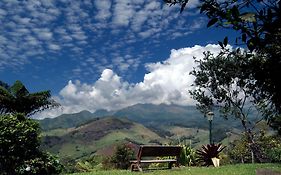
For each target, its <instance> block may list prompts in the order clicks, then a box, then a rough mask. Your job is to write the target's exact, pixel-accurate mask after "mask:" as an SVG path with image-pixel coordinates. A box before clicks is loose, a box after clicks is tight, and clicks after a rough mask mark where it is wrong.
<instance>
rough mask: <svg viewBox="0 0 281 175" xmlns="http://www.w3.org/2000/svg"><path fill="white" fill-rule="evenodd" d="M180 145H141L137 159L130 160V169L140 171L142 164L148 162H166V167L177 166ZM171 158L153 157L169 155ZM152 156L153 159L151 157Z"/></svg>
mask: <svg viewBox="0 0 281 175" xmlns="http://www.w3.org/2000/svg"><path fill="white" fill-rule="evenodd" d="M181 149H182V147H180V146H162V145H141V146H140V148H139V151H138V154H137V160H133V161H130V162H131V171H142V167H141V165H142V164H149V163H168V168H169V169H171V168H172V165H173V164H175V165H176V166H179V156H180V153H181ZM169 156H172V157H173V158H172V159H163V160H160V159H155V157H169ZM152 158H154V159H152Z"/></svg>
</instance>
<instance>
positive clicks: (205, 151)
mask: <svg viewBox="0 0 281 175" xmlns="http://www.w3.org/2000/svg"><path fill="white" fill-rule="evenodd" d="M224 148H225V146H222V145H221V144H207V145H203V146H202V148H201V149H198V150H197V151H196V154H197V156H198V158H197V161H198V162H200V163H203V166H209V165H213V162H212V158H218V159H219V158H220V157H219V154H220V152H222V151H223V150H224Z"/></svg>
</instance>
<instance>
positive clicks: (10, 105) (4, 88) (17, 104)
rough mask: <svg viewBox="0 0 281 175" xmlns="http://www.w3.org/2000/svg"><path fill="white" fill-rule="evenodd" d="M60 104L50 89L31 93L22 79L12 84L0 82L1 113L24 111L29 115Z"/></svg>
mask: <svg viewBox="0 0 281 175" xmlns="http://www.w3.org/2000/svg"><path fill="white" fill-rule="evenodd" d="M58 106H59V104H58V103H57V102H55V101H54V100H53V99H52V98H51V93H50V91H41V92H36V93H30V92H29V91H28V90H27V89H26V87H25V86H24V85H23V84H22V83H21V82H20V81H16V82H15V83H14V84H13V85H12V86H8V85H7V84H6V83H3V82H2V83H0V114H9V113H23V114H24V115H25V116H27V117H29V116H31V115H33V114H35V113H36V112H39V111H42V110H45V109H49V108H54V107H58Z"/></svg>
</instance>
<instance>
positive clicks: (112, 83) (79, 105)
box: [42, 44, 220, 117]
mask: <svg viewBox="0 0 281 175" xmlns="http://www.w3.org/2000/svg"><path fill="white" fill-rule="evenodd" d="M204 51H211V52H212V53H214V54H218V52H219V51H220V46H218V45H210V44H209V45H207V46H205V47H204V46H198V45H195V46H194V47H188V48H182V49H178V50H172V51H171V54H170V57H169V58H168V59H167V60H166V61H164V62H157V63H149V64H147V65H146V67H147V70H148V71H149V73H147V74H145V75H144V80H143V81H142V82H139V83H135V84H130V83H129V82H126V81H123V80H122V78H121V77H120V76H118V75H117V74H116V73H114V72H113V71H112V70H111V69H105V70H103V72H102V74H101V76H100V78H99V79H98V80H97V81H96V82H94V83H93V84H85V83H81V82H80V81H75V82H73V81H71V80H70V81H69V82H68V84H67V85H66V86H65V87H64V88H63V89H62V90H61V91H60V96H59V97H56V99H57V101H58V102H59V103H61V104H62V106H63V108H62V110H60V111H49V112H45V113H42V116H49V117H52V115H53V116H56V115H58V114H59V113H62V112H63V113H73V112H78V111H81V110H90V111H95V110H97V109H107V110H116V109H120V108H124V107H126V106H130V105H134V104H137V103H153V104H161V103H166V104H180V105H191V104H194V101H193V100H192V99H191V98H190V96H189V94H188V90H190V89H191V88H193V87H192V86H191V84H192V83H193V81H194V77H192V76H191V75H189V72H190V71H191V70H192V69H193V67H195V66H196V64H195V62H194V59H193V57H197V58H198V59H201V58H203V52H204Z"/></svg>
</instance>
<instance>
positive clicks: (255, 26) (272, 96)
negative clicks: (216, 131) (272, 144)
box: [164, 0, 281, 135]
mask: <svg viewBox="0 0 281 175" xmlns="http://www.w3.org/2000/svg"><path fill="white" fill-rule="evenodd" d="M164 2H166V3H168V4H170V5H175V4H179V5H180V6H181V12H183V11H184V9H185V7H186V6H188V0H164ZM200 2H201V4H200V7H199V8H200V12H201V13H203V14H205V15H206V16H207V17H208V18H209V22H208V24H207V27H210V26H213V25H215V26H216V27H218V28H228V29H231V30H236V31H239V32H240V34H239V35H238V36H237V38H236V43H237V44H238V45H241V44H242V45H243V44H245V45H246V47H247V48H248V51H249V52H252V53H255V54H253V55H252V57H251V60H250V61H249V62H248V63H247V64H248V66H247V70H245V69H243V70H242V71H246V72H250V73H249V74H248V75H250V76H252V77H245V78H247V79H249V78H251V79H252V78H253V81H254V84H255V85H254V86H252V91H253V94H252V95H253V98H254V99H255V103H256V104H257V105H258V106H259V107H260V108H259V109H260V110H261V111H262V113H263V115H264V117H265V118H266V119H268V122H269V123H270V125H271V126H272V127H273V128H275V129H277V130H278V132H279V134H280V135H281V127H280V125H281V90H280V89H281V79H280V77H279V76H280V75H281V9H280V8H281V1H280V0H225V1H221V0H200ZM225 43H227V38H225V40H224V42H219V44H220V45H221V46H222V47H223V45H224V44H225Z"/></svg>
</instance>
